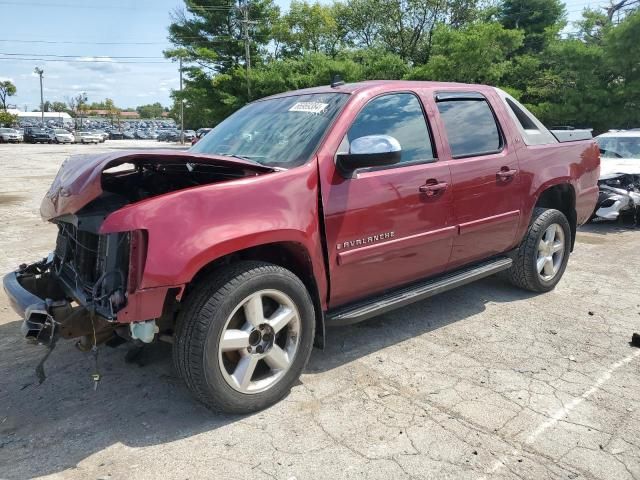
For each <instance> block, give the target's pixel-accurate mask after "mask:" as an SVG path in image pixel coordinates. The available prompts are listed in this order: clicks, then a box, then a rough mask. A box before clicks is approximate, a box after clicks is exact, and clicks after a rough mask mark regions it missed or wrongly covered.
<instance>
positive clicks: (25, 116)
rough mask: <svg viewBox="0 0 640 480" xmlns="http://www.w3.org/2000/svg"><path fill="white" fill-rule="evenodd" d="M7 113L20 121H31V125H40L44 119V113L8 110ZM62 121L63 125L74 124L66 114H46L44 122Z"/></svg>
mask: <svg viewBox="0 0 640 480" xmlns="http://www.w3.org/2000/svg"><path fill="white" fill-rule="evenodd" d="M7 112H9V113H11V114H13V115H17V116H18V120H19V121H24V120H30V121H31V123H38V122H40V121H41V119H42V112H21V111H20V110H12V109H8V110H7ZM48 120H58V121H60V120H62V123H73V118H71V116H70V115H69V114H68V113H66V112H44V121H45V122H46V121H48Z"/></svg>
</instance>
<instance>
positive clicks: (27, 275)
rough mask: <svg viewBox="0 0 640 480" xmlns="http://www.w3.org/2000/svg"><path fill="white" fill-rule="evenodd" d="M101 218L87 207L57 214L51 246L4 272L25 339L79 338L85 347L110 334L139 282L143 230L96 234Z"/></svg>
mask: <svg viewBox="0 0 640 480" xmlns="http://www.w3.org/2000/svg"><path fill="white" fill-rule="evenodd" d="M101 218H102V217H95V216H93V215H90V214H86V213H85V214H84V215H82V216H79V215H66V216H64V217H62V218H58V219H56V220H55V221H54V223H56V225H57V226H58V236H57V239H56V247H55V250H54V251H53V252H52V253H51V254H50V255H49V256H48V257H47V258H46V259H43V260H42V261H40V262H37V263H34V264H31V265H22V266H20V268H19V269H18V270H17V271H15V272H13V273H10V274H8V275H7V276H5V278H4V289H5V291H6V292H7V295H8V296H9V299H10V302H11V304H12V307H13V308H14V310H16V311H17V312H18V313H20V314H21V315H22V316H23V318H24V322H23V327H22V330H23V333H24V335H25V337H26V338H27V339H31V340H34V341H36V342H38V343H47V342H50V341H51V339H52V337H53V336H54V335H59V336H61V337H63V338H79V339H80V340H79V342H78V346H79V347H80V349H81V350H88V349H89V348H90V347H91V346H92V345H97V344H101V343H103V342H104V341H106V340H108V339H109V338H111V337H112V336H113V334H114V332H115V330H116V328H117V327H118V323H117V319H118V312H119V311H121V310H122V309H123V308H124V307H125V306H126V305H127V297H128V294H129V293H131V292H132V291H134V290H135V288H136V286H137V284H138V282H139V278H140V273H141V269H140V255H138V254H137V252H140V251H141V252H143V251H144V249H145V246H144V244H145V234H144V232H141V231H135V232H125V233H111V234H99V233H98V228H99V225H100V220H101ZM132 261H133V266H132ZM123 330H124V329H123ZM125 333H126V332H125Z"/></svg>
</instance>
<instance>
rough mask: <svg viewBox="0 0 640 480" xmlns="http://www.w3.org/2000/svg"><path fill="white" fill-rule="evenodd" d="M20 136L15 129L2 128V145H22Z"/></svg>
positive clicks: (0, 139) (0, 130)
mask: <svg viewBox="0 0 640 480" xmlns="http://www.w3.org/2000/svg"><path fill="white" fill-rule="evenodd" d="M20 141H21V140H20V134H19V133H18V131H17V130H16V129H14V128H0V143H20Z"/></svg>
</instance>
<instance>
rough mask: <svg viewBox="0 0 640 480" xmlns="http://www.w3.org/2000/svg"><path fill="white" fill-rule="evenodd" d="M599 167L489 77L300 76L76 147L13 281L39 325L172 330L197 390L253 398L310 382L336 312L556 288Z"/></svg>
mask: <svg viewBox="0 0 640 480" xmlns="http://www.w3.org/2000/svg"><path fill="white" fill-rule="evenodd" d="M125 164H126V165H127V167H126V168H125V167H124V165H125ZM119 165H123V169H114V167H117V166H119ZM599 166H600V159H599V153H598V147H597V145H596V144H595V142H594V141H593V140H579V141H569V142H559V141H558V140H557V139H556V138H555V137H554V136H553V135H552V134H551V132H549V130H548V129H547V128H545V127H544V126H543V125H542V123H540V122H539V121H538V120H537V119H536V118H535V117H534V116H533V115H532V114H531V113H530V112H529V111H528V110H527V109H526V108H525V107H523V106H522V105H521V104H519V103H518V102H517V101H516V100H515V99H514V98H512V97H511V96H509V95H508V94H506V93H505V92H503V91H502V90H499V89H497V88H493V87H489V86H483V85H464V84H459V83H439V82H407V81H369V82H363V83H357V84H347V85H344V84H340V85H332V86H325V87H317V88H311V89H305V90H299V91H294V92H286V93H282V94H279V95H275V96H272V97H268V98H263V99H261V100H258V101H255V102H253V103H251V104H249V105H247V106H245V107H243V108H241V109H240V110H238V111H237V112H235V113H234V114H233V115H231V116H230V117H229V118H227V119H226V120H224V121H223V122H222V123H220V124H219V125H218V126H216V128H214V129H213V130H212V131H211V132H209V134H207V136H206V137H204V138H203V139H202V140H201V141H199V142H198V143H197V144H196V145H194V146H193V147H192V148H191V149H190V150H189V151H186V152H185V151H160V152H158V151H153V150H150V151H147V152H144V151H137V152H122V153H120V154H114V153H113V152H111V153H106V154H100V155H95V156H92V157H90V156H86V155H84V156H77V157H72V158H71V159H69V160H67V161H66V162H65V163H63V164H62V166H61V168H60V171H59V173H58V175H57V176H56V178H55V180H54V182H53V184H52V186H51V188H50V190H49V192H47V194H46V195H45V197H44V199H43V201H42V205H41V208H40V212H41V215H42V217H43V219H45V220H47V221H50V222H53V223H54V224H55V225H56V226H57V227H58V239H57V242H56V247H55V251H54V252H52V254H51V255H49V256H48V257H47V258H46V259H44V260H42V261H40V262H36V263H33V264H31V265H23V266H21V267H20V269H19V270H17V271H16V272H13V273H10V274H8V275H7V276H6V277H5V278H4V288H5V290H6V292H7V295H8V297H9V301H10V304H11V305H12V306H13V308H14V309H15V310H16V311H17V312H18V313H19V314H20V315H22V316H23V317H24V318H25V320H24V325H23V331H24V332H26V336H27V337H29V338H31V339H36V340H39V341H41V342H46V341H48V340H49V339H50V338H51V336H52V335H56V334H58V335H62V336H65V335H66V337H68V338H69V337H75V336H78V337H80V341H79V342H78V344H79V346H80V348H84V349H85V350H90V349H91V348H92V347H93V346H94V345H96V344H98V343H101V342H106V341H107V340H109V339H111V338H113V337H114V335H118V336H120V337H121V338H125V339H129V340H135V341H137V342H146V343H150V342H153V341H156V340H159V339H162V340H169V341H171V343H172V344H173V355H174V363H175V366H176V369H177V372H178V373H179V375H180V376H182V377H183V378H184V379H185V381H186V383H187V386H188V388H189V389H191V390H192V392H193V393H194V395H195V396H196V398H198V399H199V400H200V401H202V402H203V403H205V404H206V405H208V406H210V407H212V408H214V409H217V410H226V411H231V412H250V411H255V410H259V409H262V408H265V407H267V406H269V405H271V404H273V403H275V402H277V401H278V400H280V399H281V398H283V397H284V396H285V395H286V394H287V392H288V391H289V389H290V388H291V386H292V385H293V384H295V383H296V382H297V381H298V377H299V376H300V373H301V372H302V371H303V369H304V367H305V364H306V363H307V360H308V359H309V355H310V353H311V349H312V346H313V344H314V341H315V343H316V344H317V345H324V331H325V326H326V325H348V324H352V323H355V322H359V321H362V320H366V319H368V318H370V317H373V316H375V315H379V314H382V313H387V312H390V311H392V310H393V309H396V308H399V307H402V306H405V305H407V304H409V303H411V302H415V301H418V300H422V299H425V298H428V297H430V296H432V295H435V294H437V293H439V292H443V291H446V290H449V289H452V288H455V287H458V286H461V285H465V284H467V283H469V282H472V281H474V280H477V279H480V278H484V277H487V276H489V275H492V274H495V273H498V272H504V274H505V276H506V278H508V279H509V280H510V281H511V282H512V283H514V284H515V285H517V286H518V287H521V288H523V289H526V290H529V291H533V292H538V293H541V292H548V291H550V290H552V289H553V288H555V286H556V285H557V284H558V282H559V281H560V279H561V278H562V276H563V274H564V272H565V269H566V267H567V262H568V260H569V254H570V252H571V251H572V249H573V246H574V242H575V233H576V228H577V227H578V226H579V225H581V224H583V223H584V222H586V221H587V220H588V219H589V217H590V215H591V213H592V212H593V209H594V206H595V203H596V200H597V197H598V186H597V181H598V176H599ZM425 308H427V307H425ZM427 313H428V312H427ZM70 323H71V324H72V325H70ZM54 326H55V329H54Z"/></svg>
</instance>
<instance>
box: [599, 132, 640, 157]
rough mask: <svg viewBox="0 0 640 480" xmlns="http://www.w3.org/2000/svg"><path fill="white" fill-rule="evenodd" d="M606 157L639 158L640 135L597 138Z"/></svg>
mask: <svg viewBox="0 0 640 480" xmlns="http://www.w3.org/2000/svg"><path fill="white" fill-rule="evenodd" d="M596 141H597V142H598V146H599V147H600V151H601V153H602V157H604V158H639V159H640V135H639V136H637V137H600V138H596Z"/></svg>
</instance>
